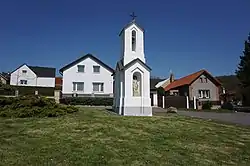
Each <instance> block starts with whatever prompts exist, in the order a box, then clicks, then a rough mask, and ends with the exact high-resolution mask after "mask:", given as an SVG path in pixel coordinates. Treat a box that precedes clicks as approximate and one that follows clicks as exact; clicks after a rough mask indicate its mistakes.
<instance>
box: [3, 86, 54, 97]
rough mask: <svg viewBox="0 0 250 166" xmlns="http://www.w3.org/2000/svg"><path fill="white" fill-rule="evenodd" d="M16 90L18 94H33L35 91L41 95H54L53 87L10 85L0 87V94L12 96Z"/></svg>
mask: <svg viewBox="0 0 250 166" xmlns="http://www.w3.org/2000/svg"><path fill="white" fill-rule="evenodd" d="M15 90H18V95H34V94H35V91H38V94H39V95H41V96H54V90H55V88H54V87H31V86H11V85H10V89H3V88H2V89H0V95H6V96H8V95H9V96H12V95H15Z"/></svg>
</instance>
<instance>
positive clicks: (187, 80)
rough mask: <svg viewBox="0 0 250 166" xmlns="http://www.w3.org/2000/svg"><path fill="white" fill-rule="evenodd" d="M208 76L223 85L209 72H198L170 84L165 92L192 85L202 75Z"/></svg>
mask: <svg viewBox="0 0 250 166" xmlns="http://www.w3.org/2000/svg"><path fill="white" fill-rule="evenodd" d="M204 73H205V74H207V75H209V76H210V77H211V78H212V79H213V80H214V81H215V83H216V84H218V85H221V83H220V82H219V81H218V80H217V79H216V78H214V77H213V76H212V75H211V74H210V73H209V72H207V71H206V70H200V71H198V72H195V73H193V74H190V75H188V76H185V77H182V78H180V79H178V80H175V81H174V82H172V83H171V84H169V85H168V86H166V87H165V91H169V90H171V89H174V88H177V87H180V86H183V85H190V84H191V83H192V82H194V81H195V80H196V79H197V78H198V77H199V76H200V75H202V74H204Z"/></svg>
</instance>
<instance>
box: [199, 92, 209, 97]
mask: <svg viewBox="0 0 250 166" xmlns="http://www.w3.org/2000/svg"><path fill="white" fill-rule="evenodd" d="M199 98H200V99H209V98H210V90H199Z"/></svg>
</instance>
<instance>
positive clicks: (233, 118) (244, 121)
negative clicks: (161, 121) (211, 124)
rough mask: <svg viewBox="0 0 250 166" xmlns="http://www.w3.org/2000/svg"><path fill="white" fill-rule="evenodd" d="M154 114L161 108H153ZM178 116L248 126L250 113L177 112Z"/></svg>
mask: <svg viewBox="0 0 250 166" xmlns="http://www.w3.org/2000/svg"><path fill="white" fill-rule="evenodd" d="M153 111H154V112H162V111H164V110H163V109H161V108H153ZM178 114H179V115H185V116H189V117H196V118H202V119H212V120H216V121H222V122H227V123H234V124H240V125H245V126H250V113H243V112H237V113H215V112H194V111H178Z"/></svg>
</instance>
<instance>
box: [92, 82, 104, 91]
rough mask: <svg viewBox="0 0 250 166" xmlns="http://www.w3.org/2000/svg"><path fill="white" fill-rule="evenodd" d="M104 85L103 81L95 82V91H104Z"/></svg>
mask: <svg viewBox="0 0 250 166" xmlns="http://www.w3.org/2000/svg"><path fill="white" fill-rule="evenodd" d="M103 85H104V84H103V83H97V82H94V83H93V92H103V91H104V88H103Z"/></svg>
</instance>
